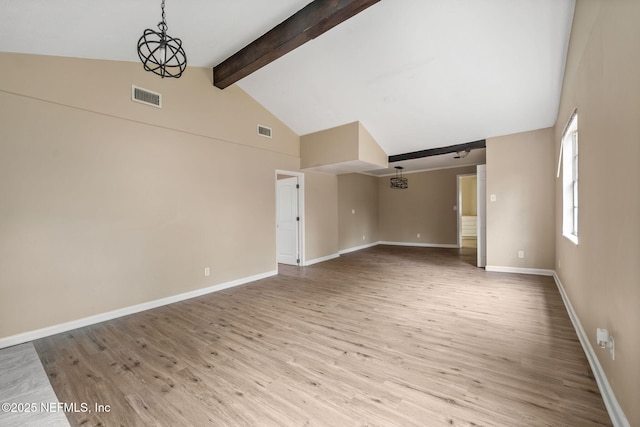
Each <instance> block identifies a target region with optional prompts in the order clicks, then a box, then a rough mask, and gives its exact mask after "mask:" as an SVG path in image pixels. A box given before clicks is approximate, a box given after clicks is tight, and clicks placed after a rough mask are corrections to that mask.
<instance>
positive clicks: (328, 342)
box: [35, 246, 611, 427]
mask: <svg viewBox="0 0 640 427" xmlns="http://www.w3.org/2000/svg"><path fill="white" fill-rule="evenodd" d="M474 255H475V251H473V252H471V250H469V249H463V250H461V251H458V250H455V249H431V248H407V247H394V246H377V247H374V248H370V249H367V250H363V251H359V252H354V253H351V254H347V255H344V256H342V257H340V258H337V259H334V260H331V261H327V262H324V263H321V264H316V265H314V266H311V267H304V268H297V267H288V266H280V274H279V275H278V276H276V277H273V278H269V279H264V280H260V281H258V282H254V283H251V284H248V285H245V286H241V287H237V288H233V289H228V290H225V291H222V292H218V293H215V294H210V295H207V296H203V297H200V298H196V299H192V300H189V301H185V302H181V303H177V304H173V305H171V306H166V307H161V308H158V309H154V310H150V311H147V312H143V313H139V314H135V315H132V316H128V317H125V318H121V319H117V320H113V321H109V322H105V323H102V324H99V325H94V326H90V327H86V328H82V329H79V330H75V331H72V332H69V333H65V334H60V335H57V336H54V337H50V338H45V339H42V340H39V341H37V342H35V345H36V349H37V350H38V353H39V355H40V358H41V360H42V362H43V364H44V366H45V369H46V371H47V373H48V375H49V378H50V380H51V383H52V385H53V387H54V389H55V391H56V393H57V395H58V398H59V399H60V400H61V401H63V402H87V403H89V404H91V405H93V404H94V403H99V404H104V405H110V407H111V411H110V412H109V413H97V412H92V413H70V414H68V418H69V421H70V422H71V425H82V426H98V425H102V426H112V425H113V426H118V425H123V426H134V425H165V426H177V425H180V426H187V425H198V426H199V425H218V426H226V425H229V426H234V425H258V426H271V425H273V426H303V425H314V426H315V425H318V426H325V425H326V426H335V427H337V426H357V425H383V426H387V425H388V426H414V425H416V426H439V425H465V426H469V425H487V426H531V425H534V426H538V425H539V426H561V425H567V426H589V425H611V424H610V421H609V417H608V415H607V413H606V410H605V408H604V405H603V402H602V398H601V397H600V395H599V392H598V388H597V386H596V383H595V380H594V378H593V375H592V373H591V371H590V369H589V365H588V363H587V360H586V357H585V355H584V353H583V351H582V348H581V346H580V344H579V342H578V339H577V337H576V334H575V331H574V329H573V327H572V325H571V322H570V320H569V318H568V315H567V313H566V310H565V308H564V306H563V304H562V300H561V298H560V295H559V293H558V290H557V288H556V286H555V284H554V282H553V279H552V278H549V277H540V276H525V275H515V274H503V273H488V272H485V271H484V270H482V269H478V268H476V267H474V266H473V265H472V263H473V259H474Z"/></svg>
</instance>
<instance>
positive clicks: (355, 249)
mask: <svg viewBox="0 0 640 427" xmlns="http://www.w3.org/2000/svg"><path fill="white" fill-rule="evenodd" d="M379 244H380V242H373V243H367V244H366V245H360V246H354V247H353V248H347V249H340V250H339V251H338V253H339V254H340V255H344V254H348V253H349V252H355V251H360V250H362V249H368V248H372V247H374V246H378V245H379Z"/></svg>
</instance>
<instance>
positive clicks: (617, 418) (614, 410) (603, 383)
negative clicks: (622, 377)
mask: <svg viewBox="0 0 640 427" xmlns="http://www.w3.org/2000/svg"><path fill="white" fill-rule="evenodd" d="M553 278H554V280H555V281H556V286H558V290H559V291H560V296H562V301H564V306H565V307H566V309H567V313H569V318H570V319H571V323H573V327H574V328H575V330H576V334H578V339H579V340H580V344H582V349H583V350H584V353H585V355H586V356H587V360H588V361H589V365H590V366H591V370H592V371H593V376H594V377H595V378H596V383H598V388H599V389H600V394H601V395H602V400H603V401H604V405H605V406H606V407H607V411H608V412H609V417H610V418H611V422H612V423H613V425H614V426H615V427H630V424H629V420H627V417H626V416H625V415H624V412H623V411H622V408H621V407H620V404H619V403H618V400H617V399H616V396H615V394H614V393H613V390H612V389H611V385H610V384H609V380H607V376H606V375H605V373H604V369H602V365H600V361H599V360H598V357H597V356H596V353H595V352H594V351H593V347H592V346H591V341H589V338H588V335H587V334H586V332H585V331H584V329H583V328H582V323H580V319H579V318H578V315H577V314H576V312H575V310H574V309H573V306H572V305H571V301H570V300H569V297H568V295H567V293H566V292H565V290H564V286H563V285H562V281H561V280H560V277H559V276H558V274H557V273H556V272H555V271H554V272H553ZM607 354H608V353H607Z"/></svg>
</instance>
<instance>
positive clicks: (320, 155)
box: [300, 122, 360, 169]
mask: <svg viewBox="0 0 640 427" xmlns="http://www.w3.org/2000/svg"><path fill="white" fill-rule="evenodd" d="M359 130H360V128H359V123H358V122H353V123H348V124H346V125H342V126H337V127H334V128H331V129H326V130H322V131H320V132H314V133H310V134H308V135H303V136H302V137H301V139H300V157H301V159H302V160H301V165H300V167H301V168H302V169H307V168H312V167H317V166H323V165H328V164H334V163H341V162H348V161H352V160H357V159H358V157H359V153H358V150H359V144H358V134H359Z"/></svg>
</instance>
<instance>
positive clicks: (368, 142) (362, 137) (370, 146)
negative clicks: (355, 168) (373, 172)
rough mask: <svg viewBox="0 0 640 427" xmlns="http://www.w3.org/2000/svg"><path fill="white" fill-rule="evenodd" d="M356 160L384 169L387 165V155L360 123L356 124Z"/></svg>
mask: <svg viewBox="0 0 640 427" xmlns="http://www.w3.org/2000/svg"><path fill="white" fill-rule="evenodd" d="M358 160H362V161H364V162H367V163H371V164H374V165H378V166H380V167H385V168H386V167H387V166H388V165H389V157H388V156H387V153H385V152H384V150H383V149H382V148H381V147H380V146H379V145H378V142H377V141H376V140H375V139H374V138H373V136H371V134H370V133H369V131H368V130H367V128H365V127H364V126H363V125H362V123H360V122H358Z"/></svg>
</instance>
